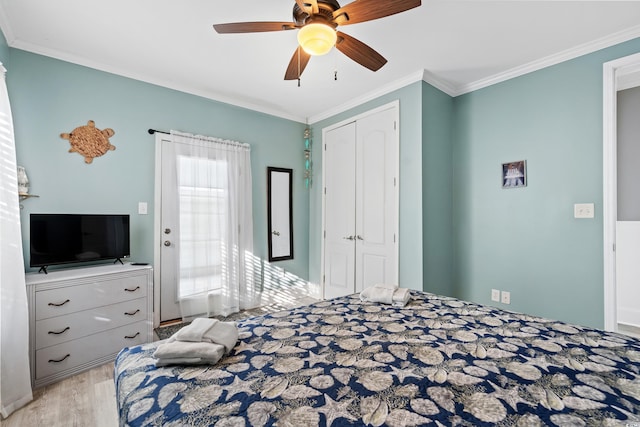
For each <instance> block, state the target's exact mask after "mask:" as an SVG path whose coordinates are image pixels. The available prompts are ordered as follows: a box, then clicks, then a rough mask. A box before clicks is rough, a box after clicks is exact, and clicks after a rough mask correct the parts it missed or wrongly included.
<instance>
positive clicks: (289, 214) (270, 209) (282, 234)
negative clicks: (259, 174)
mask: <svg viewBox="0 0 640 427" xmlns="http://www.w3.org/2000/svg"><path fill="white" fill-rule="evenodd" d="M292 182H293V169H286V168H277V167H271V166H269V167H267V230H268V236H267V242H268V245H269V261H270V262H271V261H284V260H287V259H293V192H292V188H291V184H292Z"/></svg>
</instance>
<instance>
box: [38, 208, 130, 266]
mask: <svg viewBox="0 0 640 427" xmlns="http://www.w3.org/2000/svg"><path fill="white" fill-rule="evenodd" d="M29 222H30V233H31V244H30V252H31V259H30V263H29V264H30V266H31V267H40V270H41V271H44V272H45V273H46V272H47V267H48V266H50V265H59V264H69V263H78V262H92V261H101V260H108V259H113V260H115V261H114V262H117V261H120V262H122V260H121V258H125V257H128V256H130V248H129V215H106V214H98V215H96V214H31V216H30V221H29Z"/></svg>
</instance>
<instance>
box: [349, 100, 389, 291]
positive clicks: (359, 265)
mask: <svg viewBox="0 0 640 427" xmlns="http://www.w3.org/2000/svg"><path fill="white" fill-rule="evenodd" d="M394 124H395V110H393V109H389V110H384V111H381V112H379V113H376V114H373V115H370V116H367V117H364V118H362V119H359V120H358V127H357V144H356V153H357V157H356V172H357V178H356V195H357V196H356V284H355V290H356V292H360V291H362V290H363V289H364V288H366V287H369V286H373V285H375V284H376V283H386V284H396V285H397V284H398V272H397V264H398V262H397V255H396V252H397V245H396V244H395V240H396V227H397V215H398V212H397V179H396V177H397V165H398V150H397V147H398V144H397V138H396V131H395V126H394Z"/></svg>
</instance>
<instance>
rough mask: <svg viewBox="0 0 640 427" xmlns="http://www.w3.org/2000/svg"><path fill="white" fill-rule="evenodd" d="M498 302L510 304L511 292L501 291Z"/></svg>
mask: <svg viewBox="0 0 640 427" xmlns="http://www.w3.org/2000/svg"><path fill="white" fill-rule="evenodd" d="M500 302H502V303H503V304H511V292H507V291H502V294H501V298H500Z"/></svg>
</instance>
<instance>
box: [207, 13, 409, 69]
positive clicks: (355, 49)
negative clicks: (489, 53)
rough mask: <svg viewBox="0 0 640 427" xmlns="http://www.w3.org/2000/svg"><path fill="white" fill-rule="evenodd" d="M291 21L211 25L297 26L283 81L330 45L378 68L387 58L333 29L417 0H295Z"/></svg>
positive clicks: (226, 29)
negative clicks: (295, 43) (346, 1)
mask: <svg viewBox="0 0 640 427" xmlns="http://www.w3.org/2000/svg"><path fill="white" fill-rule="evenodd" d="M295 1H296V3H295V4H294V5H293V22H269V21H267V22H234V23H228V24H215V25H214V26H213V28H214V29H215V30H216V31H217V32H218V33H219V34H228V33H257V32H268V31H286V30H294V29H296V28H297V29H299V30H300V31H299V32H298V42H299V44H300V45H299V46H298V47H297V48H296V51H295V52H294V54H293V56H292V57H291V61H289V66H288V67H287V71H286V72H285V75H284V79H285V80H296V79H298V80H299V79H300V76H301V75H302V72H303V71H304V69H305V67H306V66H307V64H308V63H309V59H310V58H311V56H312V55H324V54H326V53H328V52H329V51H330V50H331V48H332V47H333V46H335V47H336V49H338V50H339V51H340V52H342V53H344V54H345V55H347V56H348V57H349V58H351V59H352V60H354V61H355V62H357V63H358V64H360V65H362V66H364V67H366V68H368V69H370V70H371V71H378V70H379V69H380V68H381V67H382V66H383V65H384V64H386V63H387V60H386V59H385V58H384V57H383V56H382V55H380V54H379V53H378V52H376V51H375V50H373V49H372V48H371V47H369V46H367V45H366V44H364V43H363V42H361V41H360V40H358V39H356V38H354V37H351V36H349V35H347V34H345V33H343V32H341V31H337V30H336V28H337V27H338V26H339V25H350V24H357V23H360V22H366V21H371V20H374V19H378V18H384V17H385V16H389V15H394V14H396V13H400V12H404V11H407V10H409V9H413V8H415V7H418V6H420V4H421V0H395V1H390V0H354V1H352V2H351V3H349V4H347V5H346V6H344V7H340V4H339V3H338V2H337V1H336V0H295Z"/></svg>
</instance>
